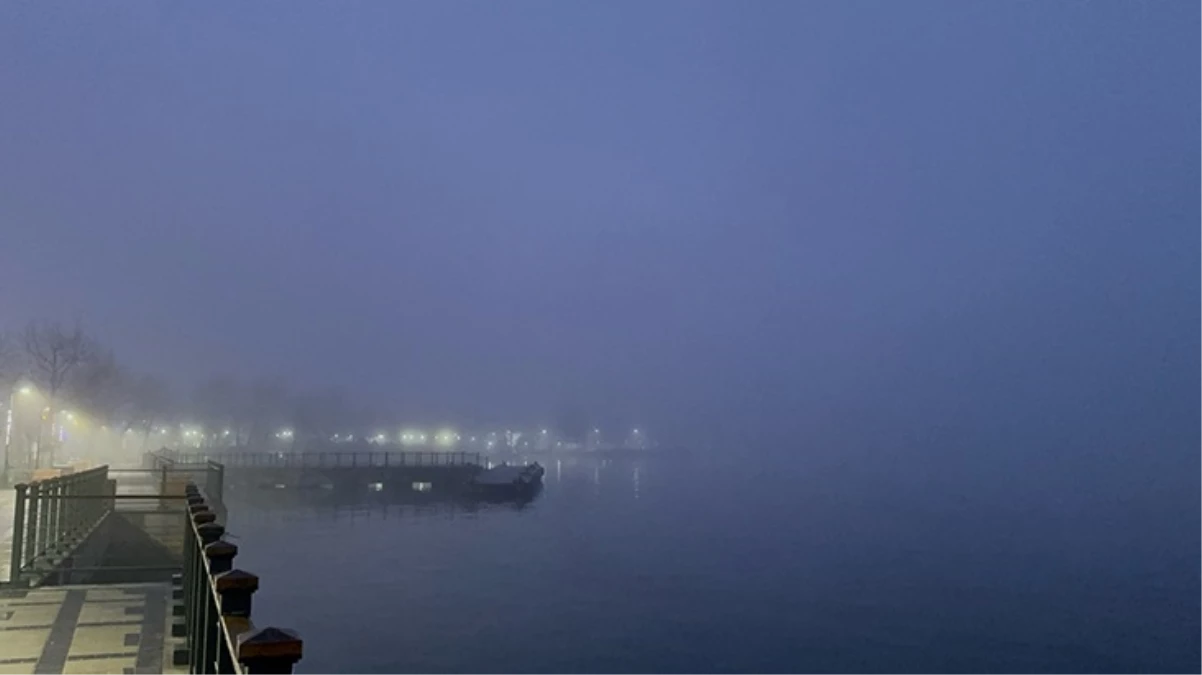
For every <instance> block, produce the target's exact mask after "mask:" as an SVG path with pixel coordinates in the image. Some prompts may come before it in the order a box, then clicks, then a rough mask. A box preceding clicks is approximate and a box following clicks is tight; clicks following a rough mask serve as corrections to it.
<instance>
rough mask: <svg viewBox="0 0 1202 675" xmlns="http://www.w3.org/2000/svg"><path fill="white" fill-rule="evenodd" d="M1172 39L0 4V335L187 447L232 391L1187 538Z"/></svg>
mask: <svg viewBox="0 0 1202 675" xmlns="http://www.w3.org/2000/svg"><path fill="white" fill-rule="evenodd" d="M1198 24H1199V9H1198V6H1197V4H1196V3H1173V2H1161V3H1121V2H1113V3H1107V2H1096V3H1051V2H1048V3H1026V4H1014V3H967V4H966V3H957V2H908V3H892V2H839V3H809V2H807V3H800V2H796V3H794V2H762V3H755V4H753V5H748V6H744V5H742V4H738V3H719V2H713V3H703V2H657V3H641V4H630V3H593V4H588V5H586V4H581V3H541V2H526V3H518V4H506V5H497V4H489V3H352V2H344V3H332V4H318V3H288V4H269V3H258V4H251V5H238V6H236V7H235V6H230V5H208V4H199V5H195V4H194V5H182V4H141V3H118V4H107V3H106V4H72V5H64V4H58V3H43V2H39V3H15V2H11V3H3V4H0V98H2V100H3V104H2V105H0V235H2V239H3V245H2V246H0V310H2V311H0V313H2V315H3V322H4V326H2V327H3V328H6V329H8V330H11V331H19V330H21V328H22V326H24V325H25V324H26V323H27V322H29V321H32V320H54V321H64V322H69V321H73V320H75V319H76V318H78V319H79V320H80V321H81V323H82V325H84V326H85V327H86V329H87V330H88V331H89V332H90V333H92V334H93V335H95V336H96V338H97V339H98V340H99V341H101V342H103V343H104V344H105V345H108V346H109V347H111V348H112V349H113V350H114V351H115V352H116V353H117V354H118V355H119V357H120V359H121V361H122V363H124V364H127V365H128V366H129V367H130V368H131V369H133V370H136V371H138V372H144V373H151V374H154V375H156V376H157V377H160V378H162V379H164V380H165V381H166V382H167V383H168V384H169V385H170V387H171V389H172V390H173V391H174V392H176V393H175V398H176V399H178V400H179V401H181V402H182V403H181V404H180V407H181V408H183V409H184V412H183V413H181V414H183V415H185V416H186V415H187V414H189V413H188V411H187V408H188V405H189V404H188V402H190V401H194V400H195V399H194V396H193V394H192V393H191V392H193V390H194V389H195V388H196V387H197V386H199V385H200V384H202V383H204V382H205V381H208V380H209V379H211V378H213V377H216V376H228V377H233V378H237V379H240V380H242V381H246V382H253V381H279V382H285V383H287V385H288V386H289V387H296V388H302V389H306V390H312V391H326V390H337V391H340V392H341V395H342V396H343V397H345V399H346V400H347V401H350V402H351V404H352V405H353V406H359V407H363V408H365V409H370V410H371V411H373V412H372V417H371V418H370V419H371V420H373V422H372V423H377V422H378V423H383V421H384V420H387V421H388V423H389V424H390V425H402V424H411V425H412V424H418V425H428V426H430V427H433V426H435V425H439V424H454V425H460V426H464V427H469V426H470V427H481V428H483V427H492V426H503V425H508V424H511V423H512V424H522V425H527V426H536V425H540V424H554V423H555V420H556V416H557V415H559V414H560V411H562V410H564V409H571V410H577V411H583V413H582V414H583V415H585V416H587V418H588V420H589V423H591V424H595V425H600V426H602V427H605V428H623V429H626V428H629V427H644V428H647V429H650V430H652V431H653V432H654V434H655V435H656V437H657V438H658V439H660V441H662V442H663V443H665V444H673V445H684V446H688V447H692V448H695V449H696V450H697V451H699V452H703V453H708V454H709V455H711V456H715V457H731V456H737V457H744V456H769V455H770V456H772V457H774V458H779V457H790V458H796V459H797V462H799V466H800V465H805V466H811V467H825V468H826V470H840V468H841V467H842V468H847V467H858V469H859V472H861V473H864V472H868V473H876V474H878V475H879V476H880V479H879V480H880V481H881V482H882V483H885V484H889V483H893V484H915V485H920V484H924V483H930V484H936V483H939V482H940V481H942V482H944V483H947V484H954V485H960V486H961V487H963V488H965V489H968V488H969V487H971V489H972V490H984V491H986V492H987V493H988V494H994V493H996V495H995V496H996V497H997V498H998V499H1004V498H1006V495H1007V494H1012V493H1010V492H1008V491H1011V490H1014V489H1021V490H1023V491H1025V493H1026V494H1028V495H1029V496H1030V495H1038V496H1039V497H1040V498H1042V499H1046V500H1051V501H1055V500H1062V499H1069V500H1074V499H1076V500H1086V501H1094V500H1097V501H1105V500H1107V499H1111V498H1113V497H1114V495H1116V494H1120V493H1121V494H1123V495H1127V496H1132V497H1133V498H1135V497H1138V498H1139V499H1144V500H1146V499H1152V497H1149V495H1160V497H1156V498H1157V499H1159V498H1164V499H1165V501H1164V502H1163V503H1162V506H1165V508H1166V509H1169V507H1171V509H1169V510H1173V509H1176V508H1178V507H1180V506H1182V505H1186V506H1190V507H1191V508H1192V507H1193V506H1196V502H1197V496H1198V486H1197V482H1196V478H1197V476H1198V471H1199V450H1198V448H1199V446H1198V430H1199V410H1200V409H1202V406H1200V402H1199V398H1198V396H1199V394H1198V391H1199V387H1198V373H1199V372H1200V364H1199V357H1198V347H1199V290H1200V289H1199V267H1198V251H1199V210H1198V204H1199V202H1198V192H1197V186H1198V185H1199V182H1200V175H1199V165H1198V148H1199V144H1200V138H1199V126H1198V119H1199V105H1198V96H1197V95H1196V94H1197V83H1198V81H1199V71H1198V66H1197V63H1198V62H1197V59H1196V55H1197V50H1198V46H1199V45H1198V39H1197V35H1198ZM389 428H392V426H390V427H389ZM989 491H992V492H989ZM1166 495H1167V497H1166ZM1173 512H1177V511H1173ZM1158 513H1159V512H1158ZM1196 513H1197V512H1196V511H1191V514H1193V515H1191V516H1189V518H1192V521H1190V522H1192V525H1193V529H1194V530H1195V533H1194V534H1195V536H1196V525H1197V516H1196ZM1183 517H1184V516H1183ZM1187 524H1188V523H1187Z"/></svg>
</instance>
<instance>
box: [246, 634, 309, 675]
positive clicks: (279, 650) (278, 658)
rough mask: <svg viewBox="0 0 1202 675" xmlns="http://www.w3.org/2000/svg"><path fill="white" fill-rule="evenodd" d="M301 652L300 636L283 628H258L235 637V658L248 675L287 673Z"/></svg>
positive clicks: (302, 647)
mask: <svg viewBox="0 0 1202 675" xmlns="http://www.w3.org/2000/svg"><path fill="white" fill-rule="evenodd" d="M303 651H304V645H303V643H302V641H301V639H300V636H299V635H297V634H296V632H295V631H291V630H288V629H286V628H274V627H267V628H260V629H258V630H252V631H248V632H246V633H243V634H241V635H239V636H238V660H239V661H241V662H242V665H244V666H246V672H248V673H251V674H252V675H257V674H258V673H272V674H282V673H291V672H292V666H294V665H296V662H297V661H300V660H301V656H302V654H303Z"/></svg>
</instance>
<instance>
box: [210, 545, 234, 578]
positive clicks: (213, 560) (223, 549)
mask: <svg viewBox="0 0 1202 675" xmlns="http://www.w3.org/2000/svg"><path fill="white" fill-rule="evenodd" d="M204 551H205V557H206V558H208V559H209V572H211V573H212V574H214V575H216V574H220V573H222V572H228V571H229V570H231V569H233V567H234V556H236V555H238V547H237V546H235V545H234V544H231V543H229V542H228V541H226V540H224V539H218V540H217V541H215V542H213V543H211V544H206V545H205V548H204Z"/></svg>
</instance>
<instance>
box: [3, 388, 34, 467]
mask: <svg viewBox="0 0 1202 675" xmlns="http://www.w3.org/2000/svg"><path fill="white" fill-rule="evenodd" d="M32 392H33V387H31V386H29V385H28V384H21V383H20V382H18V383H17V384H16V385H14V386H13V388H12V390H11V391H10V392H9V393H8V413H7V415H6V416H5V420H4V464H3V468H2V469H0V471H2V472H3V473H0V483H3V484H4V485H8V484H9V470H10V466H11V464H10V461H9V459H8V457H9V455H10V454H11V453H12V440H13V424H15V423H16V409H17V394H20V395H22V396H28V395H29V394H30V393H32Z"/></svg>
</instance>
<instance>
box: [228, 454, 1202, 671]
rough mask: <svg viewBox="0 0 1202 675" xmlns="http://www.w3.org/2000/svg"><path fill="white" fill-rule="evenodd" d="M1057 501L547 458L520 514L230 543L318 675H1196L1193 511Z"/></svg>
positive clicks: (241, 523)
mask: <svg viewBox="0 0 1202 675" xmlns="http://www.w3.org/2000/svg"><path fill="white" fill-rule="evenodd" d="M1016 485H1018V484H1017V483H1016ZM1016 490H1017V488H1016ZM1132 494H1138V493H1136V492H1134V491H1133V492H1132ZM1120 496H1121V495H1120ZM1039 497H1040V495H1038V494H1022V493H1021V492H1020V491H1015V492H1010V493H1007V491H1006V489H1004V488H997V489H995V491H994V492H988V491H979V490H973V489H953V488H951V487H946V488H940V487H938V486H934V487H932V485H931V483H930V482H926V483H924V482H921V481H919V482H913V481H911V482H906V481H894V480H890V479H889V477H888V476H887V475H883V474H880V473H878V474H876V475H875V476H873V475H863V476H852V475H849V474H847V473H846V472H841V471H839V470H834V469H831V468H827V469H825V470H818V469H814V468H813V467H810V468H807V467H804V466H800V465H796V463H789V464H778V465H773V464H771V463H766V464H760V463H749V462H726V463H713V462H709V463H706V462H695V461H694V462H689V463H686V464H683V465H682V464H677V463H667V462H663V461H656V460H641V461H619V460H613V461H608V462H600V461H591V460H572V461H569V460H564V461H561V462H556V461H555V460H551V461H549V462H548V474H547V486H546V489H545V490H544V492H543V493H542V494H541V495H540V496H539V498H538V499H537V500H535V501H534V502H533V503H531V504H529V505H527V506H526V507H524V508H515V507H514V506H489V507H480V508H478V509H466V508H463V507H456V506H452V505H449V504H428V505H412V504H408V505H406V504H396V503H393V504H389V503H387V501H388V500H387V499H385V498H384V497H382V496H381V495H380V494H375V495H368V494H366V493H365V494H364V495H363V498H362V499H357V500H342V501H341V502H339V503H335V502H334V501H332V500H329V499H328V498H327V499H326V501H324V502H322V501H318V500H315V499H313V498H306V501H284V500H281V501H272V502H265V501H264V498H263V496H262V494H260V495H256V496H254V497H253V498H252V496H250V495H246V494H243V495H241V496H238V495H234V496H232V498H231V510H232V513H231V520H230V523H229V529H230V531H231V532H232V533H234V534H235V535H237V536H238V537H239V539H238V543H239V544H240V545H241V547H242V552H241V553H240V554H239V560H238V562H239V566H240V567H243V568H245V569H250V570H252V571H254V572H256V573H258V574H259V575H260V576H261V577H262V589H261V590H260V591H259V592H258V594H257V595H256V597H255V603H256V606H255V616H256V617H258V619H259V620H260V621H261V622H271V623H276V624H280V625H285V626H289V627H292V628H295V629H297V630H299V631H300V632H301V633H302V634H303V636H304V638H305V641H306V653H307V655H306V657H305V659H304V661H302V662H301V664H299V668H298V669H299V670H300V671H301V672H331V671H332V672H496V671H501V672H698V671H701V672H706V671H750V672H779V671H817V672H841V671H842V672H846V671H852V672H865V671H887V672H906V671H910V672H932V671H957V672H967V671H1004V672H1024V671H1053V672H1074V671H1088V672H1100V671H1123V672H1133V671H1147V670H1173V671H1194V672H1197V671H1198V668H1199V641H1198V635H1199V614H1198V612H1199V580H1198V540H1197V512H1196V511H1194V512H1193V514H1192V516H1191V517H1192V518H1193V520H1192V526H1193V529H1192V533H1190V534H1187V535H1185V536H1182V533H1183V532H1187V531H1188V526H1189V525H1190V523H1191V521H1190V520H1189V518H1184V519H1181V520H1180V521H1179V522H1177V521H1173V520H1172V517H1171V515H1172V514H1173V513H1176V511H1174V509H1175V508H1176V507H1178V506H1180V504H1179V503H1173V502H1172V501H1171V500H1170V502H1169V503H1166V504H1158V503H1156V502H1155V500H1152V501H1149V502H1148V503H1147V504H1139V503H1132V502H1131V501H1130V500H1127V501H1124V500H1123V499H1118V500H1117V501H1116V500H1115V499H1109V500H1107V499H1100V500H1097V501H1096V502H1092V501H1077V502H1073V501H1071V500H1070V501H1065V500H1058V499H1046V500H1045V499H1040V498H1039ZM354 501H357V502H358V503H351V502H354ZM1196 502H1197V499H1196V496H1195V497H1194V503H1193V505H1192V507H1191V508H1193V509H1196V508H1197V503H1196ZM1107 504H1110V506H1107ZM1179 526H1182V527H1186V528H1187V529H1185V530H1182V529H1179Z"/></svg>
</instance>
